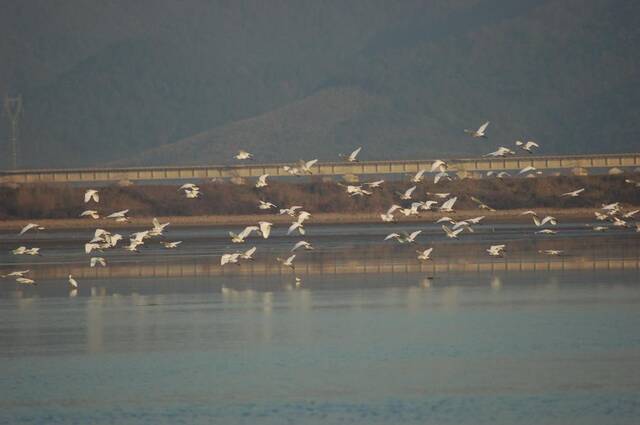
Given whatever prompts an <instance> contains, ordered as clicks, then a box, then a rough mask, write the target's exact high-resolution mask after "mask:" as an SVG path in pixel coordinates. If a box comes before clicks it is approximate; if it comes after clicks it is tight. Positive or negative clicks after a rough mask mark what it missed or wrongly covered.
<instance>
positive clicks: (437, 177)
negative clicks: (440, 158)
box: [433, 171, 451, 184]
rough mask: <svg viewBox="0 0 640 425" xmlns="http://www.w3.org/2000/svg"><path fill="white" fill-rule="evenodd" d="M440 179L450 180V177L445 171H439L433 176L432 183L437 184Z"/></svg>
mask: <svg viewBox="0 0 640 425" xmlns="http://www.w3.org/2000/svg"><path fill="white" fill-rule="evenodd" d="M442 179H446V180H451V177H450V176H449V174H448V173H447V172H446V171H441V172H439V173H438V174H436V175H435V176H433V184H437V183H438V182H439V181H440V180H442Z"/></svg>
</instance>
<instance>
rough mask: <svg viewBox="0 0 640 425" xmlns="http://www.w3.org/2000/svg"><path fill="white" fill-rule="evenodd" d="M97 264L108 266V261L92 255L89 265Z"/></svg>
mask: <svg viewBox="0 0 640 425" xmlns="http://www.w3.org/2000/svg"><path fill="white" fill-rule="evenodd" d="M96 264H100V265H101V266H102V267H107V262H106V261H105V259H104V258H102V257H91V260H89V266H91V267H95V266H96Z"/></svg>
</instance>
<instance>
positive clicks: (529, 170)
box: [518, 165, 537, 174]
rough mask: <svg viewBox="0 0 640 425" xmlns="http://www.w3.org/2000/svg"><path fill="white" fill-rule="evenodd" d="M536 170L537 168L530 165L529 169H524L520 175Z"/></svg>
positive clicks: (519, 172)
mask: <svg viewBox="0 0 640 425" xmlns="http://www.w3.org/2000/svg"><path fill="white" fill-rule="evenodd" d="M536 170H537V168H536V167H534V166H532V165H529V166H528V167H524V168H523V169H522V170H520V171H518V174H526V173H532V172H534V171H536Z"/></svg>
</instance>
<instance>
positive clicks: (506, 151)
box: [482, 146, 516, 157]
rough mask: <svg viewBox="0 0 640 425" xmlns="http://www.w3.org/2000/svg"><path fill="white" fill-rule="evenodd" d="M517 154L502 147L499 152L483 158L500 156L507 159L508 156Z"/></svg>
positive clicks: (490, 153)
mask: <svg viewBox="0 0 640 425" xmlns="http://www.w3.org/2000/svg"><path fill="white" fill-rule="evenodd" d="M515 154H516V153H515V152H514V151H512V150H511V149H509V148H505V147H504V146H500V147H499V148H498V150H497V151H493V152H489V153H488V154H485V155H482V156H496V157H498V156H500V157H505V156H507V155H515Z"/></svg>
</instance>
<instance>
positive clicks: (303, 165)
mask: <svg viewBox="0 0 640 425" xmlns="http://www.w3.org/2000/svg"><path fill="white" fill-rule="evenodd" d="M317 162H318V160H317V159H312V160H311V161H306V162H305V161H304V160H302V159H301V160H300V161H299V162H298V168H300V171H301V172H303V173H305V174H313V172H312V171H311V167H313V166H314V165H316V163H317Z"/></svg>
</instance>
